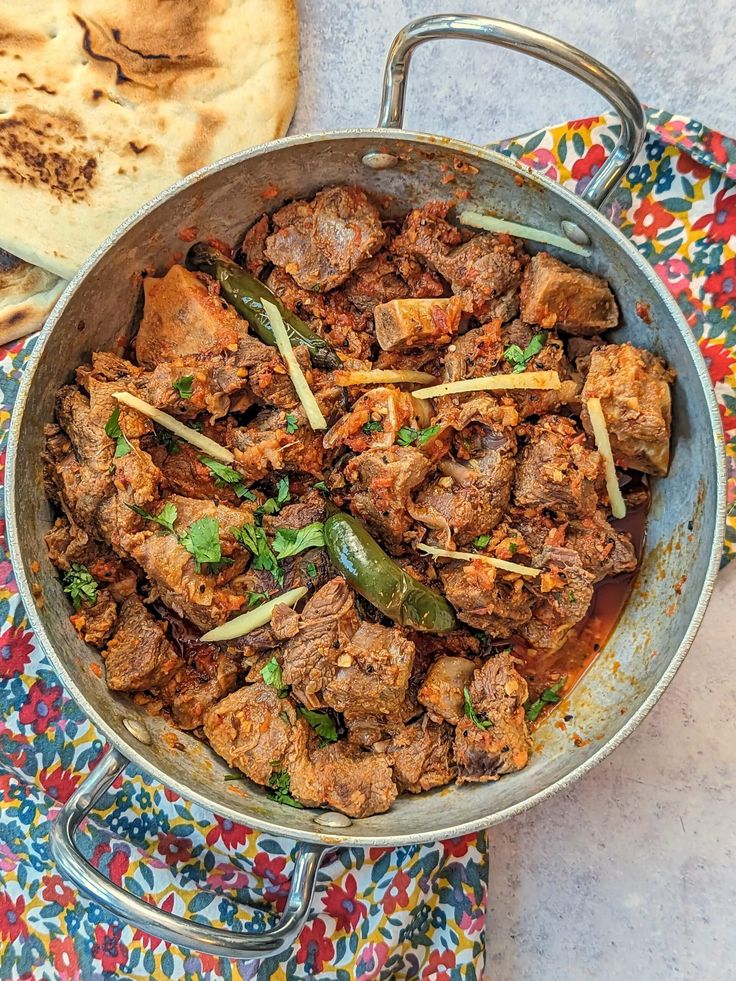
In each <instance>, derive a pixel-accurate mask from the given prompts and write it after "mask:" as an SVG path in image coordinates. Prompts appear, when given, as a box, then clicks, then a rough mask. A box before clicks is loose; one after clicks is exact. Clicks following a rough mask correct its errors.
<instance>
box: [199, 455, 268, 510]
mask: <svg viewBox="0 0 736 981" xmlns="http://www.w3.org/2000/svg"><path fill="white" fill-rule="evenodd" d="M199 462H200V463H203V464H204V465H205V466H206V467H207V469H208V470H209V471H210V473H212V474H213V475H214V478H215V486H216V487H230V488H231V489H232V490H234V491H235V493H236V494H237V495H238V497H240V498H242V499H245V500H247V501H255V499H256V496H255V494H254V493H253V492H252V491H249V490H248V488H247V487H246V486H245V484H244V483H243V477H242V475H241V474H239V473H238V471H237V470H233V468H232V467H228V465H227V464H226V463H220V461H219V460H213V459H212V458H211V457H209V456H201V457H200V458H199Z"/></svg>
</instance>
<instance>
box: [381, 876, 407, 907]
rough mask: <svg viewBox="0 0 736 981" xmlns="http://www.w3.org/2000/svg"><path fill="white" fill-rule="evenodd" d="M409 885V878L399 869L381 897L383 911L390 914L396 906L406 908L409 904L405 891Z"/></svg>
mask: <svg viewBox="0 0 736 981" xmlns="http://www.w3.org/2000/svg"><path fill="white" fill-rule="evenodd" d="M409 885H411V878H410V877H409V876H408V875H407V874H406V872H402V871H401V870H399V871H398V872H397V873H396V875H395V876H394V877H393V881H392V882H391V885H390V886H389V887H388V889H387V890H386V895H385V896H384V897H383V911H384V913H388V915H389V916H390V915H391V914H392V913H393V912H394V911H395V910H396V908H397V907H401V909H406V907H407V906H408V905H409V895H408V893H407V891H406V887H407V886H409Z"/></svg>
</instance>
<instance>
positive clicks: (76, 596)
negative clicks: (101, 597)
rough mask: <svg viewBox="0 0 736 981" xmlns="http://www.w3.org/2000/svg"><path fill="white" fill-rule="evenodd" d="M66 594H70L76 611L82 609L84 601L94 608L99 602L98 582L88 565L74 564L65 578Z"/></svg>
mask: <svg viewBox="0 0 736 981" xmlns="http://www.w3.org/2000/svg"><path fill="white" fill-rule="evenodd" d="M64 592H65V593H69V596H70V597H71V601H72V604H73V606H74V609H75V610H78V609H79V608H80V607H81V605H82V601H83V600H84V601H85V602H87V603H89V604H90V606H94V605H95V603H96V602H97V580H96V579H95V578H94V577H93V576H92V574H91V573H90V571H89V569H88V568H87V566H86V565H81V563H79V562H73V563H72V565H71V568H70V569H69V571H68V572H67V574H66V575H65V576H64Z"/></svg>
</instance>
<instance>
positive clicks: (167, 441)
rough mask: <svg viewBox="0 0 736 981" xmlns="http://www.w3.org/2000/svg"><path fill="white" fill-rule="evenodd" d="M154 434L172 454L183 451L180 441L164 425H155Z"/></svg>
mask: <svg viewBox="0 0 736 981" xmlns="http://www.w3.org/2000/svg"><path fill="white" fill-rule="evenodd" d="M153 435H154V436H155V437H156V440H157V442H159V443H160V444H161V445H162V446H163V447H164V448H165V450H166V451H167V453H170V454H171V456H176V454H177V453H181V447H180V446H179V441H178V439H177V438H176V436H174V434H173V433H170V432H169V430H168V429H164V428H163V426H156V425H154V427H153Z"/></svg>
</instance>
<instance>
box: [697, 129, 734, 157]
mask: <svg viewBox="0 0 736 981" xmlns="http://www.w3.org/2000/svg"><path fill="white" fill-rule="evenodd" d="M703 145H704V146H705V149H706V150H707V151H708V153H710V154H712V155H713V159H714V160H715V162H716V163H719V164H725V163H728V150H727V149H726V147H725V146H724V145H723V133H717V132H716V131H715V130H711V132H710V133H706V135H705V136H704V137H703Z"/></svg>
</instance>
